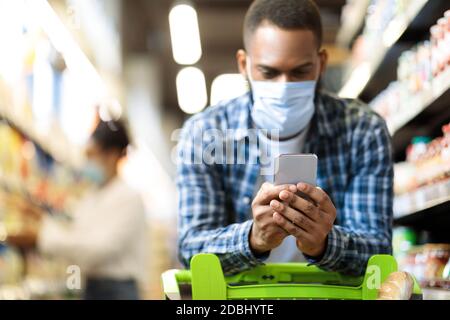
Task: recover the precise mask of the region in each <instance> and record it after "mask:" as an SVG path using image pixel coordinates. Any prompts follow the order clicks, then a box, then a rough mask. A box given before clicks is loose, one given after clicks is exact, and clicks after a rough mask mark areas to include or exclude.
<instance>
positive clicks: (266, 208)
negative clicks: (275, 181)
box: [249, 183, 297, 254]
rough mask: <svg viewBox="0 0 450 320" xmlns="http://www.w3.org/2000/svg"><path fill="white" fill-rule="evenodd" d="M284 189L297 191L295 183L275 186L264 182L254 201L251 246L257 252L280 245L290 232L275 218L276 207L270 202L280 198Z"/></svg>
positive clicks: (262, 252) (263, 251) (266, 250)
mask: <svg viewBox="0 0 450 320" xmlns="http://www.w3.org/2000/svg"><path fill="white" fill-rule="evenodd" d="M282 191H285V192H291V193H292V192H296V191H297V187H296V186H294V185H291V186H289V185H283V186H274V185H272V184H270V183H264V184H263V185H262V187H261V189H260V190H259V191H258V194H257V195H256V197H255V199H254V200H253V203H252V213H253V226H252V230H251V233H250V239H249V241H250V247H251V249H252V251H253V252H254V253H256V254H264V253H266V252H268V251H270V250H272V249H274V248H276V247H278V246H279V245H280V244H281V243H282V242H283V240H284V238H286V237H287V236H288V233H287V232H286V231H285V230H284V229H283V228H282V227H281V226H280V225H278V224H277V223H276V221H275V220H274V219H273V215H274V209H273V208H271V206H270V203H271V201H272V200H274V199H279V195H280V193H281V192H282Z"/></svg>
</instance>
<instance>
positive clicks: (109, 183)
mask: <svg viewBox="0 0 450 320" xmlns="http://www.w3.org/2000/svg"><path fill="white" fill-rule="evenodd" d="M128 145H129V138H128V135H127V132H126V130H125V127H124V125H123V124H122V123H121V122H118V121H109V122H100V123H99V124H98V126H97V128H96V129H95V131H94V132H93V134H92V136H91V138H90V140H89V142H88V145H87V148H86V156H87V159H88V162H87V164H86V166H85V169H84V174H85V176H86V177H87V178H88V179H89V180H90V181H91V182H92V183H93V184H94V186H95V187H94V188H93V189H92V190H90V191H89V192H87V194H86V195H85V196H84V197H83V198H82V199H81V201H80V202H79V203H78V205H77V206H76V210H74V212H73V214H72V215H71V217H72V218H71V220H70V222H62V221H59V220H60V219H59V220H58V219H56V218H54V217H52V216H50V215H40V229H39V231H38V233H37V234H35V235H27V236H26V237H16V238H11V239H9V242H10V243H12V244H15V245H18V246H21V245H22V246H23V245H26V246H30V245H36V246H37V248H38V249H39V250H40V251H41V252H43V253H45V254H48V255H51V256H55V257H60V258H65V259H67V260H68V261H70V262H71V263H73V264H75V265H77V266H79V267H80V270H81V274H82V276H83V277H84V278H85V287H84V298H85V299H87V300H98V299H105V300H137V299H139V285H138V284H139V283H142V282H143V281H145V273H146V267H145V265H146V252H147V248H146V245H147V239H146V231H147V227H146V218H145V211H144V205H143V202H142V200H141V198H140V196H139V195H138V194H137V193H136V192H135V191H133V190H132V189H131V188H130V187H129V186H128V185H127V184H126V183H125V182H124V181H123V180H122V179H121V178H120V177H119V175H118V164H119V162H120V160H121V159H122V158H123V157H124V156H125V155H126V150H127V147H128ZM28 211H35V210H31V209H30V210H28ZM24 239H26V240H25V241H24Z"/></svg>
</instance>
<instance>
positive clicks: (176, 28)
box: [169, 4, 202, 65]
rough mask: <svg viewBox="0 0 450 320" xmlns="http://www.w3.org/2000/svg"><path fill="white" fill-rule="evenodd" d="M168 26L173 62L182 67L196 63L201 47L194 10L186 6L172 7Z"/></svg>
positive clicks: (200, 53) (199, 56) (200, 54)
mask: <svg viewBox="0 0 450 320" xmlns="http://www.w3.org/2000/svg"><path fill="white" fill-rule="evenodd" d="M169 24H170V35H171V39H172V51H173V58H174V59H175V61H176V62H177V63H178V64H182V65H191V64H195V63H197V62H198V61H199V60H200V58H201V57H202V45H201V41H200V29H199V27H198V17H197V12H196V11H195V9H194V8H193V7H191V6H189V5H187V4H180V5H177V6H175V7H173V8H172V10H171V11H170V14H169Z"/></svg>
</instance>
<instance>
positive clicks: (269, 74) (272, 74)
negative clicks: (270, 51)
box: [261, 70, 278, 79]
mask: <svg viewBox="0 0 450 320" xmlns="http://www.w3.org/2000/svg"><path fill="white" fill-rule="evenodd" d="M261 73H262V75H263V76H264V78H266V79H271V78H275V77H276V76H277V75H278V74H277V72H275V71H269V70H265V71H261Z"/></svg>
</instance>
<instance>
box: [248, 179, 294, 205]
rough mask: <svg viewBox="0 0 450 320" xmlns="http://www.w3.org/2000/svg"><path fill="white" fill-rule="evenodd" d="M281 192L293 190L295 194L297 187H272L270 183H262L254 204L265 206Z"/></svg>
mask: <svg viewBox="0 0 450 320" xmlns="http://www.w3.org/2000/svg"><path fill="white" fill-rule="evenodd" d="M283 190H293V191H294V192H295V191H296V190H297V187H296V186H294V185H281V186H274V185H272V184H270V183H264V184H263V185H262V187H261V189H260V190H259V192H258V195H257V196H256V198H255V200H254V204H260V205H264V204H265V205H267V204H269V202H270V201H271V200H273V199H276V198H278V196H279V194H280V192H281V191H283Z"/></svg>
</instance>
